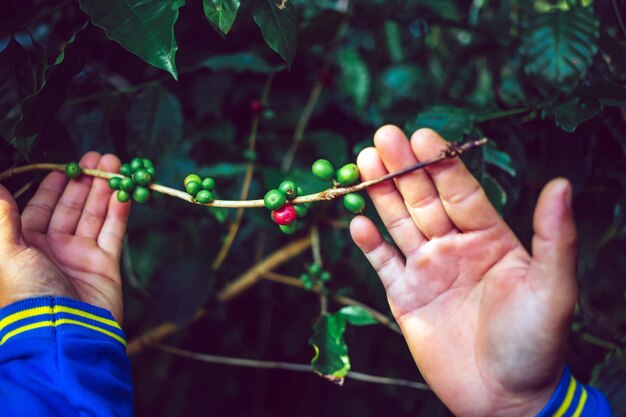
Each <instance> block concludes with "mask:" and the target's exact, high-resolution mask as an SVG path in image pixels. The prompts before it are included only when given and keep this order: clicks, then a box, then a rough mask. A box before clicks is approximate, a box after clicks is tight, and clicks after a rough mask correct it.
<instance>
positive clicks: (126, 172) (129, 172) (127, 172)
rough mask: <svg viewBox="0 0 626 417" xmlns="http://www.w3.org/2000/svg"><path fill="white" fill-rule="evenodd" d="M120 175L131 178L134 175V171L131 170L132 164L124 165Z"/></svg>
mask: <svg viewBox="0 0 626 417" xmlns="http://www.w3.org/2000/svg"><path fill="white" fill-rule="evenodd" d="M120 174H122V175H124V176H126V177H130V176H131V175H133V170H132V169H130V164H122V166H121V167H120Z"/></svg>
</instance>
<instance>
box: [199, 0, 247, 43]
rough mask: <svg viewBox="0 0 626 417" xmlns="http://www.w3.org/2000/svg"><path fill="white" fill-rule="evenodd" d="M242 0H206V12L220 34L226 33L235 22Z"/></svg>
mask: <svg viewBox="0 0 626 417" xmlns="http://www.w3.org/2000/svg"><path fill="white" fill-rule="evenodd" d="M240 5H241V1H240V0H204V14H205V15H206V18H207V19H209V22H210V23H211V26H213V27H214V28H215V29H216V30H217V31H218V32H219V33H220V34H224V35H226V34H227V33H228V31H229V30H230V28H231V27H232V26H233V23H234V22H235V18H236V17H237V10H239V6H240Z"/></svg>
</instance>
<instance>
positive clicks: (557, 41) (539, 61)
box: [521, 7, 599, 94]
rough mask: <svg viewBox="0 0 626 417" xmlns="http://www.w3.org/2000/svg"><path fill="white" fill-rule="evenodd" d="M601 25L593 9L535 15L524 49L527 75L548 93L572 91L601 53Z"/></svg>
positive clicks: (524, 41) (526, 35) (575, 8)
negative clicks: (594, 58)
mask: <svg viewBox="0 0 626 417" xmlns="http://www.w3.org/2000/svg"><path fill="white" fill-rule="evenodd" d="M598 38H599V22H598V20H597V19H596V17H595V16H594V14H593V10H592V9H591V8H578V7H574V8H572V9H571V10H569V11H561V10H559V11H555V12H552V13H546V14H540V15H537V16H535V17H534V18H533V19H532V20H531V22H530V24H529V27H528V30H527V31H526V33H525V35H524V37H523V40H522V46H521V53H522V56H523V59H524V62H525V65H524V70H525V71H526V74H527V75H528V76H529V77H530V78H531V79H532V80H533V81H534V82H535V84H536V86H537V88H539V90H541V91H542V92H543V93H544V94H546V93H551V92H553V91H554V89H557V90H560V91H571V90H573V89H574V88H576V86H577V85H578V83H579V82H580V80H581V78H582V77H583V76H584V75H585V73H586V72H587V69H588V68H589V65H590V64H591V60H592V58H593V56H594V55H595V53H596V52H597V51H598Z"/></svg>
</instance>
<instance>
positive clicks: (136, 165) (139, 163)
mask: <svg viewBox="0 0 626 417" xmlns="http://www.w3.org/2000/svg"><path fill="white" fill-rule="evenodd" d="M142 168H143V159H141V158H133V159H132V160H131V161H130V170H131V171H133V172H135V171H137V170H138V169H142Z"/></svg>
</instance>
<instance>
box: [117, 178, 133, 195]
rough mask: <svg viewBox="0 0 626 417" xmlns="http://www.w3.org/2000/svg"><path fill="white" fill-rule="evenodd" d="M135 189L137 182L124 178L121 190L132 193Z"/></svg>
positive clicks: (121, 181) (121, 182)
mask: <svg viewBox="0 0 626 417" xmlns="http://www.w3.org/2000/svg"><path fill="white" fill-rule="evenodd" d="M134 188H135V182H134V181H133V180H132V179H131V178H128V177H124V178H122V179H121V180H120V189H121V190H122V191H126V192H131V191H133V189H134Z"/></svg>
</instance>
